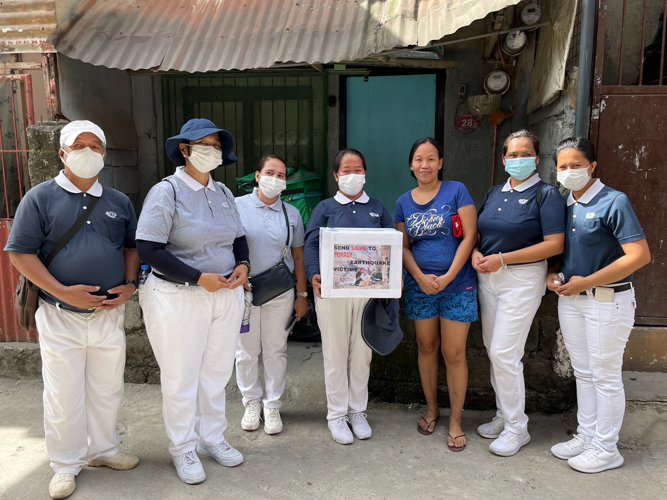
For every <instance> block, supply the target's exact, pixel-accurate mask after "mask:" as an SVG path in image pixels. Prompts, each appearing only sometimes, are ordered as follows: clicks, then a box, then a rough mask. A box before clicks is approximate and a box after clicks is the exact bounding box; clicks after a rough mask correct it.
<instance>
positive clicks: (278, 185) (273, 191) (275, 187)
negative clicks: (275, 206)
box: [259, 175, 287, 198]
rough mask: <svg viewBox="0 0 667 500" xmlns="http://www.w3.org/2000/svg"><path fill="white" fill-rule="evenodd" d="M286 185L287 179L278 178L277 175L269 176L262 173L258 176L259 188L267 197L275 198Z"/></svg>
mask: <svg viewBox="0 0 667 500" xmlns="http://www.w3.org/2000/svg"><path fill="white" fill-rule="evenodd" d="M286 187H287V181H285V180H283V179H278V177H269V176H268V175H262V176H261V177H260V178H259V189H260V191H262V193H263V194H264V196H266V197H267V198H275V197H276V196H278V195H279V194H280V193H282V192H283V191H284V190H285V188H286Z"/></svg>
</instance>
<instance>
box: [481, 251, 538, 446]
mask: <svg viewBox="0 0 667 500" xmlns="http://www.w3.org/2000/svg"><path fill="white" fill-rule="evenodd" d="M546 274H547V263H546V261H542V262H536V263H534V264H523V265H518V266H510V267H508V268H507V269H500V270H498V271H497V272H495V273H492V274H480V273H478V274H477V283H478V294H479V305H480V312H481V316H482V335H483V337H484V346H485V347H486V351H487V353H488V354H489V360H490V361H491V385H492V386H493V390H494V391H495V393H496V408H497V415H498V416H499V417H502V418H503V419H505V429H506V430H509V431H511V432H514V433H516V434H520V433H523V432H526V430H527V428H528V416H527V415H526V386H525V383H524V379H523V363H522V362H521V358H523V354H524V348H525V346H526V339H527V338H528V333H529V332H530V326H531V325H532V323H533V318H534V317H535V313H536V312H537V309H538V308H539V307H540V304H541V303H542V297H543V296H544V294H545V292H546V277H547V276H546Z"/></svg>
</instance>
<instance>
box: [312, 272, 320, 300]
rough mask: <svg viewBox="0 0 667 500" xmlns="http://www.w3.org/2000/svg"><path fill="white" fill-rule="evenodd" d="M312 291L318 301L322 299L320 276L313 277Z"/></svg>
mask: <svg viewBox="0 0 667 500" xmlns="http://www.w3.org/2000/svg"><path fill="white" fill-rule="evenodd" d="M313 291H314V292H315V295H317V296H318V297H319V298H320V299H321V298H322V275H321V274H316V275H315V276H313Z"/></svg>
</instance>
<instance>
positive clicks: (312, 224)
mask: <svg viewBox="0 0 667 500" xmlns="http://www.w3.org/2000/svg"><path fill="white" fill-rule="evenodd" d="M321 227H361V228H364V227H367V228H383V227H385V228H392V229H393V227H394V224H392V222H391V214H390V213H389V211H388V210H387V207H385V206H384V204H383V203H382V202H381V201H380V200H375V199H373V198H370V197H369V196H368V195H367V194H366V193H365V192H364V193H363V194H362V195H361V197H360V198H359V199H358V200H356V201H351V200H350V199H349V198H348V197H347V196H344V195H342V194H341V193H337V194H336V196H334V197H333V198H328V199H326V200H323V201H321V202H320V203H318V204H317V206H316V207H315V210H313V213H312V215H311V216H310V221H309V222H308V229H307V230H306V245H305V250H304V251H305V260H306V276H308V282H312V281H313V276H315V275H317V274H321V273H320V228H321Z"/></svg>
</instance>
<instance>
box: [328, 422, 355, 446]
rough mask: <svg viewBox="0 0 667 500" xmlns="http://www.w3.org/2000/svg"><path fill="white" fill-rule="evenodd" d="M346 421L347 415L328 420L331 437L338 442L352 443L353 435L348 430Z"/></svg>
mask: <svg viewBox="0 0 667 500" xmlns="http://www.w3.org/2000/svg"><path fill="white" fill-rule="evenodd" d="M348 422H349V420H348V419H347V416H345V417H339V418H335V419H333V420H329V430H330V431H331V437H332V438H333V439H334V441H336V442H337V443H339V444H352V443H354V436H353V435H352V432H350V427H349V426H348V425H347V423H348Z"/></svg>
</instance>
